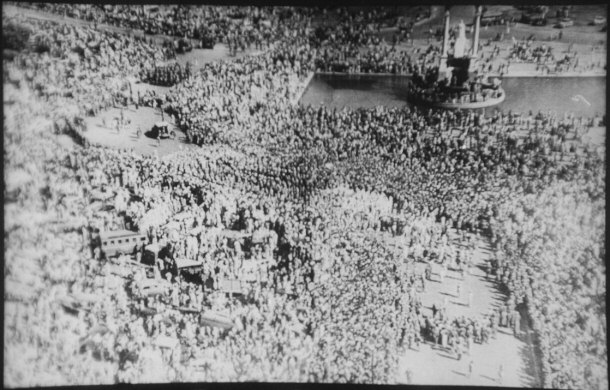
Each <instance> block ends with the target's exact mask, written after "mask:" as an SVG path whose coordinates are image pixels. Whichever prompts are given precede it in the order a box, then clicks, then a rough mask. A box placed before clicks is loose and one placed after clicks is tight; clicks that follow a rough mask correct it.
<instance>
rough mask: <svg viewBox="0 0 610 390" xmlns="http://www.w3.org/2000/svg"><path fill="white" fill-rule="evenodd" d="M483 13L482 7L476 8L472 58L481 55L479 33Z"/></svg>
mask: <svg viewBox="0 0 610 390" xmlns="http://www.w3.org/2000/svg"><path fill="white" fill-rule="evenodd" d="M482 13H483V7H482V6H480V5H477V6H476V13H475V15H474V40H473V42H472V56H473V57H478V54H479V32H480V29H481V14H482Z"/></svg>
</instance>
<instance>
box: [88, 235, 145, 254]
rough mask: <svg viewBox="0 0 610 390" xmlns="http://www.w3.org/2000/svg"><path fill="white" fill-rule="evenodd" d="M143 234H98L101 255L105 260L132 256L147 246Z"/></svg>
mask: <svg viewBox="0 0 610 390" xmlns="http://www.w3.org/2000/svg"><path fill="white" fill-rule="evenodd" d="M147 241H148V240H147V238H146V235H145V234H142V233H138V232H133V231H131V230H115V231H111V232H100V243H101V249H102V253H103V255H104V256H105V257H106V258H110V257H115V256H120V255H122V254H134V253H135V252H137V251H139V250H141V249H142V247H144V246H145V245H146V244H147Z"/></svg>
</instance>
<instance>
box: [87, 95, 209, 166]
mask: <svg viewBox="0 0 610 390" xmlns="http://www.w3.org/2000/svg"><path fill="white" fill-rule="evenodd" d="M120 114H121V110H120V109H118V108H112V109H110V110H106V111H104V112H102V113H100V114H99V115H98V116H96V117H87V118H86V120H85V123H86V125H87V131H86V132H85V137H86V138H87V139H88V140H89V142H91V143H92V144H98V145H103V146H108V147H111V148H115V149H133V150H134V152H136V153H138V154H145V155H154V154H157V155H158V156H159V157H162V156H165V155H167V154H170V153H174V152H176V151H179V150H180V148H183V149H188V148H197V146H196V145H193V144H190V143H187V141H186V135H185V134H184V133H183V132H182V131H181V130H180V129H178V127H176V126H172V130H174V131H175V132H176V139H175V140H171V139H162V140H161V142H160V143H157V140H156V139H153V138H149V137H147V136H146V135H145V133H146V132H147V131H149V130H150V129H151V128H152V127H153V125H154V124H155V123H157V122H160V121H161V119H162V118H161V111H160V110H158V109H156V110H155V109H153V108H150V107H140V108H138V110H136V109H135V108H134V107H133V106H130V107H129V108H127V109H123V115H124V118H125V120H130V121H131V124H129V125H127V126H126V128H124V129H121V131H119V132H117V130H116V128H115V125H114V123H115V122H114V121H115V120H116V119H117V118H119V117H120ZM164 119H165V121H166V122H168V123H170V124H172V123H173V122H172V120H171V118H169V116H168V115H165V117H164ZM104 121H105V125H104ZM138 127H139V128H140V130H141V131H142V136H141V137H140V138H138V137H137V135H136V134H137V130H138Z"/></svg>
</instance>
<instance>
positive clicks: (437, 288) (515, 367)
mask: <svg viewBox="0 0 610 390" xmlns="http://www.w3.org/2000/svg"><path fill="white" fill-rule="evenodd" d="M451 233H452V237H451V239H452V241H454V244H456V245H458V246H460V245H459V244H458V243H459V242H462V240H458V239H457V238H458V233H457V232H456V231H455V230H453V231H452V232H451ZM471 237H472V239H473V240H474V243H475V250H474V254H473V267H472V268H471V270H470V272H465V273H464V276H463V279H462V276H461V275H460V273H458V272H457V271H452V270H448V271H446V274H445V275H444V278H443V281H442V283H441V280H440V279H441V276H440V272H439V271H440V267H438V268H433V270H432V278H431V281H428V283H427V285H426V289H425V291H422V292H421V293H420V296H421V300H422V305H423V307H424V308H425V309H424V310H425V314H427V315H430V316H431V315H432V305H433V304H436V305H437V306H439V305H442V304H443V301H445V302H446V304H447V315H448V316H449V317H450V318H456V317H460V316H465V317H466V318H477V317H478V318H481V317H482V316H483V315H485V314H487V313H489V312H490V310H492V309H494V308H496V307H498V306H499V305H501V304H502V303H504V302H505V301H506V299H507V296H506V295H505V294H504V293H502V292H501V291H500V290H499V289H498V284H497V283H496V281H495V280H493V281H492V280H491V278H490V279H488V278H486V275H485V271H484V269H485V268H484V267H483V265H484V263H485V260H486V259H489V258H490V257H491V256H492V252H491V248H490V244H489V241H488V239H487V238H485V237H481V236H478V235H474V234H473V235H471ZM425 267H426V265H425V264H424V263H416V273H417V274H423V273H424V270H425ZM458 285H460V293H459V294H458ZM470 293H472V296H471V303H470V304H469V302H468V301H469V295H470ZM529 334H530V330H529V329H528V327H527V324H526V319H525V318H522V321H521V333H520V335H519V338H516V337H515V336H514V335H513V333H512V330H511V329H509V328H503V327H500V328H499V331H498V334H497V336H496V338H495V339H494V338H492V339H491V340H490V341H489V343H487V344H476V343H475V345H474V346H473V347H472V351H471V355H470V356H469V355H468V354H466V355H464V356H462V358H461V359H460V360H458V359H457V357H456V355H455V354H454V353H453V352H449V351H445V350H442V349H441V348H440V346H439V347H437V346H435V345H433V344H432V343H429V342H426V343H421V344H420V346H419V347H417V346H414V347H413V349H408V348H406V347H405V349H406V351H405V353H404V354H403V355H402V356H401V357H400V358H399V373H400V375H402V381H400V382H401V383H409V380H408V379H407V371H410V376H411V378H410V383H412V384H421V385H431V384H434V385H471V386H473V385H474V386H514V387H532V386H533V387H539V386H540V379H539V378H540V374H539V373H540V368H539V361H538V359H536V357H535V355H534V352H533V346H532V344H531V337H529ZM526 340H528V341H526ZM471 361H472V363H473V364H472V372H469V371H470V363H471ZM500 367H502V379H501V380H500V379H499V376H500V374H499V371H500Z"/></svg>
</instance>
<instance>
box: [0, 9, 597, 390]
mask: <svg viewBox="0 0 610 390" xmlns="http://www.w3.org/2000/svg"><path fill="white" fill-rule="evenodd" d="M49 7H53V5H49ZM117 7H124V6H117ZM134 8H136V9H137V7H133V8H132V7H127V9H128V10H130V12H131V10H132V9H134ZM79 9H81V11H80V12H85V11H86V9H87V7H86V6H85V8H82V7H81V8H79ZM214 10H216V11H214ZM233 11H235V9H231V8H222V7H214V8H213V9H212V11H209V12H211V13H212V16H205V15H204V17H208V18H209V20H213V19H214V17H218V16H214V15H222V17H229V16H227V15H230V14H231V12H233ZM95 12H97V11H95ZM133 12H135V13H136V14H137V13H138V12H139V11H137V10H134V11H133ZM206 12H208V11H206ZM214 12H216V14H215V13H214ZM265 12H267V13H268V14H269V15H275V14H276V13H275V12H274V11H269V10H267V11H265ZM85 13H86V12H85ZM91 13H94V11H93V10H92V11H91ZM104 13H105V14H106V13H112V12H111V11H104ZM175 16H176V18H175V21H174V25H173V26H174V27H166V28H169V30H168V31H169V32H170V33H182V32H183V31H182V30H179V29H181V28H183V27H182V26H183V25H182V24H180V23H183V22H180V21H179V20H182V19H184V20H192V19H189V18H188V16H186V15H185V14H181V13H177V14H176V15H175ZM255 16H256V15H255ZM345 17H346V18H348V19H346V20H347V21H346V22H345V23H343V27H342V28H343V33H342V35H337V36H336V37H335V38H330V40H331V41H332V40H333V39H335V40H337V42H341V40H351V39H352V38H354V39H357V40H358V42H361V43H367V42H368V38H366V40H365V38H364V37H366V36H367V34H369V32H370V31H374V30H375V29H378V28H379V25H377V26H375V25H373V26H370V25H371V23H374V22H372V20H373V19H374V17H375V15H370V17H369V19H370V20H368V19H367V18H365V17H364V16H362V15H361V18H362V22H359V21H358V16H349V17H348V16H345ZM270 18H271V17H270ZM291 18H294V20H300V22H299V23H294V25H291V26H290V27H291V31H292V32H294V33H291V34H285V36H283V38H281V39H279V40H277V41H275V42H274V45H273V48H271V49H270V50H267V51H266V52H264V53H262V54H261V55H257V56H245V57H243V58H240V59H237V60H232V61H224V62H214V63H210V64H206V65H205V66H204V67H203V68H202V70H201V71H200V72H196V73H193V74H191V75H185V77H184V78H182V79H181V80H176V81H177V84H176V85H175V86H173V87H172V89H170V91H169V92H168V93H167V94H166V95H165V96H157V97H155V99H150V100H149V101H150V104H151V105H152V104H154V105H156V106H161V107H164V110H166V115H168V116H170V115H171V116H173V118H175V120H176V123H177V124H178V125H179V126H180V127H181V128H182V129H183V130H185V131H186V134H187V139H188V140H189V141H190V142H192V143H196V144H201V145H205V147H204V148H202V149H201V150H200V149H195V150H191V151H188V152H184V151H183V152H180V153H175V154H171V155H169V156H166V157H164V158H163V159H160V158H157V157H155V156H142V155H138V154H136V153H134V152H132V151H128V150H114V149H109V148H105V147H98V146H91V147H85V148H84V147H81V146H80V145H72V144H70V146H66V145H65V144H62V143H60V138H58V137H56V136H55V135H54V134H53V131H52V129H53V125H54V123H53V122H50V121H49V120H48V119H47V120H46V122H44V121H45V119H44V118H43V119H41V121H43V123H37V122H32V121H33V119H34V118H33V117H32V115H31V113H45V112H55V111H60V108H59V107H60V106H62V105H64V106H65V105H67V103H69V104H71V105H74V106H75V107H76V109H75V112H71V113H66V112H64V113H63V115H64V117H65V118H64V121H63V122H62V126H59V125H57V123H55V128H56V130H58V132H59V133H62V132H66V131H65V130H64V129H63V128H62V127H64V128H65V127H70V126H72V125H75V124H76V122H78V121H77V120H76V118H78V117H79V116H84V115H86V114H87V113H91V114H94V115H95V114H97V113H98V112H100V111H101V110H104V109H106V108H108V107H110V106H111V105H113V104H116V97H117V96H118V97H120V96H123V97H124V100H123V101H122V103H121V104H127V103H128V102H132V101H135V99H134V98H133V97H132V94H130V93H129V91H130V88H131V87H130V84H129V81H128V80H129V77H132V76H137V75H138V74H142V73H140V72H145V73H144V74H147V75H151V77H153V78H155V79H156V80H158V81H159V82H161V81H163V80H168V79H171V78H172V77H174V76H172V75H170V74H173V73H176V72H178V73H180V72H179V69H178V70H175V69H167V70H160V69H159V68H156V67H155V66H156V61H155V60H164V59H166V58H168V55H167V53H164V52H163V50H162V49H161V48H158V47H154V46H152V45H149V44H147V43H145V42H143V41H141V40H138V39H136V38H130V37H127V36H124V35H120V34H116V35H113V34H108V33H101V32H99V31H96V30H94V29H89V28H86V27H74V26H63V25H60V24H54V23H51V22H36V24H35V26H36V28H37V29H39V30H40V31H43V32H46V33H47V34H46V38H40V39H43V40H44V42H45V44H46V45H47V46H48V51H47V50H43V51H42V53H37V52H36V50H33V49H27V48H26V50H24V51H22V52H20V53H19V54H18V55H17V56H16V57H15V58H14V59H13V60H12V61H7V60H5V67H4V69H5V85H6V84H10V85H11V88H10V89H7V90H5V92H6V93H7V94H8V95H9V96H8V99H9V100H7V96H5V102H7V101H11V102H12V103H11V105H10V106H9V107H10V108H9V109H8V110H7V111H9V115H8V116H7V123H6V124H5V127H6V133H7V134H6V137H7V140H9V141H10V142H8V143H7V152H6V153H7V161H8V163H7V166H6V170H7V172H8V173H9V176H8V177H9V179H10V180H9V183H10V184H11V186H10V188H9V190H10V191H9V193H10V195H11V200H10V201H9V202H10V204H9V205H5V208H7V210H5V211H6V213H7V221H9V225H8V226H7V227H5V234H6V231H7V229H8V232H9V233H8V238H7V252H6V258H7V266H6V267H7V272H6V274H7V278H8V280H9V281H10V285H11V286H13V288H11V289H7V291H9V290H10V291H11V292H10V293H9V297H10V301H8V303H9V304H8V308H7V316H6V318H7V338H6V339H7V344H8V347H7V350H8V352H7V355H9V356H11V359H10V360H9V361H11V362H13V363H11V365H10V367H7V372H9V374H7V375H8V376H7V378H8V379H7V381H11V382H12V383H15V384H25V385H35V384H40V383H46V384H66V383H72V384H83V383H113V382H116V381H126V382H142V381H147V382H150V381H152V382H167V381H171V382H174V381H236V380H237V381H244V380H250V381H251V380H262V381H283V382H299V381H317V382H366V383H388V382H392V383H393V382H397V381H398V380H399V379H398V378H399V376H400V374H399V369H400V368H399V367H398V357H399V355H400V349H401V348H404V347H405V346H406V347H409V346H410V347H415V346H417V344H418V343H420V342H428V343H431V344H433V345H434V346H435V347H436V346H438V347H439V348H444V349H447V350H452V351H453V352H454V353H455V355H456V356H457V357H458V358H460V357H461V356H462V355H465V354H470V356H469V358H473V357H472V356H473V353H472V352H473V350H474V349H476V348H477V344H478V343H485V342H489V341H490V339H493V337H494V334H495V332H496V331H497V329H498V327H499V326H510V327H512V329H513V332H514V333H515V334H516V335H519V334H520V329H519V327H520V324H521V323H522V321H521V316H522V314H521V313H526V314H527V315H528V316H530V317H531V319H532V326H533V329H534V330H535V331H536V334H537V338H538V343H539V345H540V348H541V351H542V353H543V356H542V363H543V369H544V375H545V376H544V379H545V384H548V385H549V386H553V387H577V388H582V387H589V386H591V387H593V386H594V385H595V383H596V382H595V381H596V380H603V378H604V376H603V375H604V372H605V368H604V367H605V366H604V364H607V362H606V360H605V358H604V356H605V354H606V347H605V343H600V340H603V339H604V338H605V337H606V334H605V318H604V310H603V308H604V306H603V297H604V295H605V288H604V284H603V275H604V264H603V253H604V252H605V249H604V243H603V240H602V239H601V238H602V237H603V232H604V228H605V226H604V221H603V218H601V216H603V215H604V213H603V209H604V207H605V206H604V200H603V198H604V194H605V184H604V169H603V166H604V165H603V163H604V157H603V155H601V156H600V155H599V154H598V153H597V150H596V149H595V148H593V147H590V146H588V145H586V144H583V143H582V142H581V137H582V135H583V134H584V133H586V132H587V130H588V129H589V128H590V127H592V126H594V125H599V124H600V122H602V121H603V119H602V118H596V119H593V118H577V117H574V116H572V115H568V114H566V115H563V116H561V115H557V114H553V113H537V114H535V113H533V112H530V113H522V114H517V113H512V112H511V113H501V112H495V113H494V114H492V115H488V116H484V115H481V114H478V113H474V112H464V111H455V112H454V111H441V110H424V109H419V108H383V107H378V108H374V109H358V110H353V109H348V108H346V109H343V110H336V109H330V108H327V107H312V106H308V107H303V106H299V105H296V104H295V101H296V99H295V97H296V96H298V95H299V93H300V92H302V90H303V89H304V88H305V85H304V83H303V81H304V80H305V79H306V77H307V76H308V75H309V74H310V73H311V72H312V71H313V70H315V68H316V67H317V65H316V59H317V58H319V55H320V53H321V52H323V50H322V51H320V50H319V49H317V48H316V47H315V45H312V43H311V42H312V41H311V39H310V37H309V36H308V34H307V31H308V21H307V18H304V17H303V16H302V14H298V13H295V14H294V15H289V16H286V17H282V18H280V17H279V16H278V19H282V20H283V21H284V23H285V26H286V28H287V27H288V25H289V23H288V22H287V21H289V20H293V19H291ZM109 20H112V19H109ZM204 20H206V19H204ZM17 22H19V23H25V21H22V20H20V21H17ZM106 22H107V23H108V21H106ZM364 22H366V23H364ZM28 23H31V22H28ZM184 23H187V22H184ZM161 25H162V24H161ZM350 25H353V26H355V27H354V28H353V31H351V30H349V29H347V30H346V28H347V27H349V26H350ZM176 26H178V27H176ZM218 26H220V27H219V28H220V31H222V32H220V33H218V32H217V33H216V34H217V36H229V34H230V30H231V29H229V28H228V27H224V28H223V27H222V26H223V25H222V24H218ZM174 35H175V34H174ZM274 37H276V36H275V35H274ZM269 39H271V38H269ZM274 39H276V38H274ZM321 44H322V43H321ZM74 46H82V47H83V50H82V54H79V53H78V52H79V50H76V52H75V51H74V50H72V47H74ZM316 50H317V52H316ZM350 50H351V49H350ZM71 53H76V55H74V54H71ZM372 53H376V54H369V55H368V56H369V61H370V58H375V61H377V57H379V58H383V57H384V56H386V55H389V54H388V53H386V52H384V51H383V50H381V51H377V49H375V51H373V52H372ZM377 53H378V54H379V56H377ZM348 54H349V53H348ZM437 54H438V53H437V52H435V51H434V49H431V50H429V51H428V52H427V53H422V56H423V58H420V61H423V63H424V64H422V65H420V66H422V67H425V62H426V61H428V60H427V59H426V58H428V59H429V60H430V61H432V58H434V56H435V55H437ZM426 56H427V57H426ZM63 59H68V61H67V65H66V64H65V62H62V61H61V60H63ZM115 79H118V80H121V82H109V80H115ZM49 87H56V88H57V89H58V91H59V92H57V93H53V92H52V91H48V90H45V89H44V88H49ZM100 90H101V91H102V93H100V92H99V91H100ZM66 92H70V93H69V94H68V93H66ZM143 104H148V103H143ZM89 107H91V110H89V109H88V108H89ZM51 119H56V118H55V117H53V116H52V117H51ZM17 173H18V174H17ZM104 194H105V195H104ZM110 199H112V201H110ZM24 216H25V217H28V218H24ZM83 217H84V218H83ZM58 221H59V222H61V223H62V224H63V225H57V222H58ZM126 227H131V228H132V229H134V230H138V231H140V232H141V233H143V234H145V236H146V246H145V247H143V248H142V249H141V250H139V251H138V252H137V253H133V257H132V259H131V260H132V261H129V259H126V258H124V257H125V256H120V257H119V258H118V259H114V260H113V259H110V258H109V257H111V256H105V255H104V253H103V250H102V248H101V246H100V244H99V242H98V241H97V236H98V234H99V233H100V232H108V231H114V230H119V229H123V228H126ZM464 231H468V232H470V233H473V234H483V235H488V236H490V240H491V243H492V246H493V247H494V249H495V250H496V252H497V255H496V256H495V257H494V259H493V260H494V261H493V262H492V263H491V264H490V265H489V267H488V268H489V277H490V278H493V277H495V278H496V280H497V281H498V283H500V284H501V285H502V286H503V287H504V288H505V289H506V291H507V292H508V293H509V295H510V297H511V298H509V300H508V301H507V303H506V305H505V307H502V308H500V310H499V311H497V312H493V313H490V314H489V315H488V316H485V317H483V318H467V317H466V316H462V317H458V318H450V317H448V316H447V315H446V311H445V309H446V305H447V303H444V302H443V303H442V304H441V303H439V304H438V305H436V304H435V306H434V307H433V308H432V311H431V312H430V311H428V310H427V309H425V308H423V307H422V305H421V294H422V293H423V292H425V288H426V287H425V286H426V283H430V282H431V280H430V278H429V276H430V274H429V273H428V272H426V273H424V274H417V273H416V272H414V270H415V264H416V263H418V262H425V263H428V264H429V265H430V267H432V265H434V266H435V267H439V268H440V269H441V271H439V272H440V274H439V276H440V277H441V279H442V276H441V274H443V275H444V272H446V269H448V268H452V269H457V270H460V272H469V268H471V267H472V254H471V253H469V251H465V252H462V254H461V255H458V246H459V245H458V244H459V241H460V240H459V239H458V240H457V242H456V240H453V239H452V237H454V236H455V235H456V234H458V237H459V234H460V232H464ZM559 244H561V245H559ZM147 247H148V248H147ZM149 252H152V255H153V261H152V262H151V263H148V266H147V265H146V261H147V259H148V258H149V257H148V255H149V254H150V253H149ZM464 253H466V254H464ZM127 257H129V256H127ZM138 260H139V261H138ZM184 260H189V261H192V262H194V263H195V265H193V264H192V263H191V264H190V265H189V266H187V267H184V268H183V267H181V264H182V263H183V262H184ZM541 261H542V262H543V263H542V265H541ZM572 262H574V265H576V262H577V264H578V267H575V266H572V265H571V264H572ZM443 270H445V271H443ZM583 270H585V271H584V272H583ZM235 280H237V281H239V282H240V283H238V285H239V286H240V287H239V291H238V293H239V294H237V295H239V297H235V296H233V294H230V293H229V294H227V291H226V290H223V287H222V286H224V285H225V282H226V281H235ZM441 283H442V281H441ZM150 284H152V285H153V286H154V287H155V288H158V290H155V291H157V292H155V293H151V294H150V295H148V296H146V294H143V293H142V292H143V291H144V290H145V286H146V285H150ZM15 286H18V288H15ZM24 286H27V287H24ZM125 287H127V288H125ZM11 294H12V295H11ZM465 294H466V295H467V296H469V298H468V301H467V302H469V303H470V300H472V298H471V297H470V295H469V294H468V293H465ZM549 302H558V303H557V304H555V305H551V306H549V304H548V303H549ZM354 307H358V310H354ZM583 307H584V308H586V309H585V310H583ZM520 310H521V311H520ZM209 312H213V313H220V314H222V315H223V316H224V317H228V318H229V319H230V320H229V322H230V323H231V326H230V329H223V328H221V327H217V326H209V324H208V325H206V322H205V321H206V320H205V316H206V314H208V313H209ZM557 339H561V340H565V341H566V342H565V343H559V344H557V343H556V342H555V340H557ZM572 345H573V346H574V348H571V347H570V346H572ZM17 350H18V351H19V353H17V352H16V351H17ZM30 351H37V352H41V351H44V353H36V354H34V355H36V356H33V355H32V353H31V352H30ZM575 361H576V362H583V363H582V364H579V365H575V364H574V362H575ZM19 367H22V368H23V367H28V369H31V368H34V369H35V370H36V372H37V373H39V374H37V375H36V376H28V377H24V376H20V375H24V374H23V372H22V371H20V368H19ZM600 373H601V374H600Z"/></svg>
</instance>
